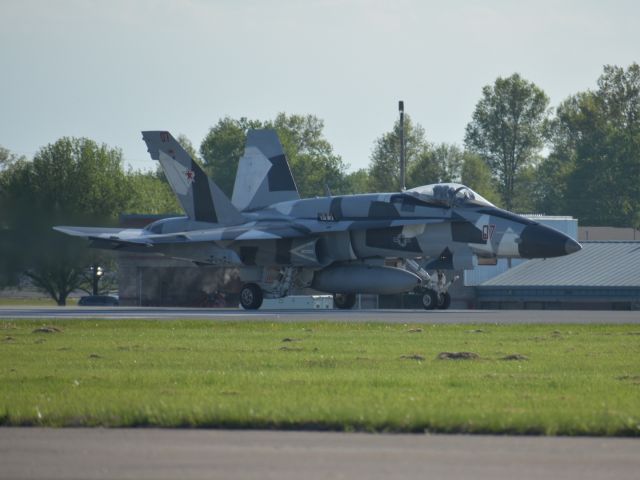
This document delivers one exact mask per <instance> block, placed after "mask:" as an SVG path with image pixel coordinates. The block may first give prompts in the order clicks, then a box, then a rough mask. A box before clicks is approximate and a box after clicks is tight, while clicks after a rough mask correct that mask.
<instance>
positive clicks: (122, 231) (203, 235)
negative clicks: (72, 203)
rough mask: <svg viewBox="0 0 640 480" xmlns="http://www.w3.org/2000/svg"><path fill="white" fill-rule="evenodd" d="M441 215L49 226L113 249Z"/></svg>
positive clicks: (411, 221)
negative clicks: (175, 229) (169, 226)
mask: <svg viewBox="0 0 640 480" xmlns="http://www.w3.org/2000/svg"><path fill="white" fill-rule="evenodd" d="M442 221H443V220H442V219H424V218H399V219H372V220H357V221H351V220H340V221H327V222H324V221H318V220H315V219H296V220H293V221H260V222H250V223H245V224H243V225H235V226H228V227H222V226H221V227H215V228H207V229H203V230H192V231H187V232H179V233H167V234H150V233H149V232H148V231H147V230H143V229H138V228H97V227H69V226H59V227H53V228H54V230H57V231H59V232H62V233H66V234H67V235H72V236H76V237H84V238H87V239H89V240H90V241H91V242H92V244H93V246H95V247H102V248H110V249H117V248H119V247H124V246H128V247H134V246H135V247H153V246H154V245H166V244H175V243H189V242H216V241H243V240H252V241H255V240H275V239H279V238H300V237H306V236H309V235H318V234H321V233H331V232H344V231H350V230H364V229H378V228H389V227H398V226H408V225H422V224H425V223H440V222H442Z"/></svg>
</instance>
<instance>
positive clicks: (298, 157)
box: [265, 113, 347, 197]
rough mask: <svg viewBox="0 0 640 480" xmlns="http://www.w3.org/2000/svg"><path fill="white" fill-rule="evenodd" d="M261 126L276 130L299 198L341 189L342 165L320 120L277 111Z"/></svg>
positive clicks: (343, 171) (313, 116)
mask: <svg viewBox="0 0 640 480" xmlns="http://www.w3.org/2000/svg"><path fill="white" fill-rule="evenodd" d="M265 127H267V128H274V129H275V130H276V132H278V136H279V137H280V142H281V143H282V148H283V149H284V152H285V154H286V155H287V158H288V159H289V164H290V165H291V171H292V173H293V178H294V179H295V182H296V185H297V187H298V191H299V192H300V196H301V197H312V196H323V195H325V192H326V189H325V187H329V189H330V190H331V191H332V193H343V192H344V191H345V187H346V184H345V180H344V177H345V172H346V167H347V166H346V165H345V164H344V162H343V161H342V158H341V157H340V156H339V155H336V154H335V153H334V151H333V147H332V146H331V143H329V141H328V140H327V139H326V138H325V136H324V132H323V130H324V122H323V121H322V120H321V119H319V118H318V117H316V116H315V115H287V114H285V113H279V114H278V115H277V116H276V118H275V119H274V120H273V121H270V122H265Z"/></svg>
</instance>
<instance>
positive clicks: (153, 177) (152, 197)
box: [126, 171, 183, 215]
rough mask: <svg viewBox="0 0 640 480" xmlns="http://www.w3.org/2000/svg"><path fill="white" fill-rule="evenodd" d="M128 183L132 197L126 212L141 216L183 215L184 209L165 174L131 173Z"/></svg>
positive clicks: (128, 176)
mask: <svg viewBox="0 0 640 480" xmlns="http://www.w3.org/2000/svg"><path fill="white" fill-rule="evenodd" d="M127 183H128V185H129V189H130V190H131V196H130V198H129V201H128V203H127V205H126V211H127V212H130V213H141V214H152V215H158V214H165V213H175V214H178V215H182V214H183V213H182V207H181V206H180V205H179V204H178V199H177V198H176V196H175V194H174V193H173V191H172V190H171V187H170V186H169V184H168V183H167V181H166V179H165V177H164V174H162V175H160V174H159V173H157V172H156V173H153V172H140V171H129V172H127Z"/></svg>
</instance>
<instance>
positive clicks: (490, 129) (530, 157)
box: [465, 73, 549, 210]
mask: <svg viewBox="0 0 640 480" xmlns="http://www.w3.org/2000/svg"><path fill="white" fill-rule="evenodd" d="M548 105H549V98H548V97H547V95H546V94H545V93H544V92H543V91H542V90H541V89H540V88H538V87H537V86H536V85H535V84H533V83H531V82H528V81H527V80H525V79H523V78H522V77H520V75H518V74H517V73H515V74H513V75H511V76H510V77H507V78H498V79H496V81H495V83H494V84H493V85H487V86H485V87H484V88H483V89H482V98H481V99H480V101H479V102H478V103H477V105H476V107H475V110H474V112H473V115H472V120H471V122H470V123H469V124H468V125H467V128H466V134H465V146H466V148H467V149H468V150H471V151H473V152H475V153H477V154H479V155H480V156H481V157H482V158H483V159H484V161H485V162H487V164H488V165H489V167H490V168H491V171H492V173H493V175H494V177H495V178H496V179H497V180H498V187H499V191H500V196H501V197H502V201H503V204H504V206H505V208H507V209H508V210H511V209H512V208H513V206H514V201H515V188H516V183H517V177H518V175H519V174H520V172H521V171H522V169H524V168H525V167H527V166H531V165H534V164H535V161H536V160H537V159H538V157H539V153H540V151H541V149H542V147H543V145H544V134H545V126H546V120H547V118H548V115H549V111H548Z"/></svg>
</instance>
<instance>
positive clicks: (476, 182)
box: [460, 151, 500, 205]
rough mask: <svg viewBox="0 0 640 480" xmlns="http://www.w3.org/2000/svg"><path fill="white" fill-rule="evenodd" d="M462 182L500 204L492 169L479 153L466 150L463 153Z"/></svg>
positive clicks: (492, 201)
mask: <svg viewBox="0 0 640 480" xmlns="http://www.w3.org/2000/svg"><path fill="white" fill-rule="evenodd" d="M460 182H461V183H462V184H463V185H466V186H467V187H469V188H470V189H472V190H474V191H476V192H478V193H479V194H480V195H482V196H483V197H484V198H486V199H487V200H489V201H490V202H491V203H494V204H496V205H499V204H500V195H499V194H498V193H497V190H496V185H495V180H494V179H493V177H492V176H491V170H490V169H489V166H488V165H487V164H486V162H485V161H484V160H483V159H482V157H480V156H479V155H477V154H475V153H471V152H466V151H465V152H464V153H463V159H462V166H461V168H460Z"/></svg>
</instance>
